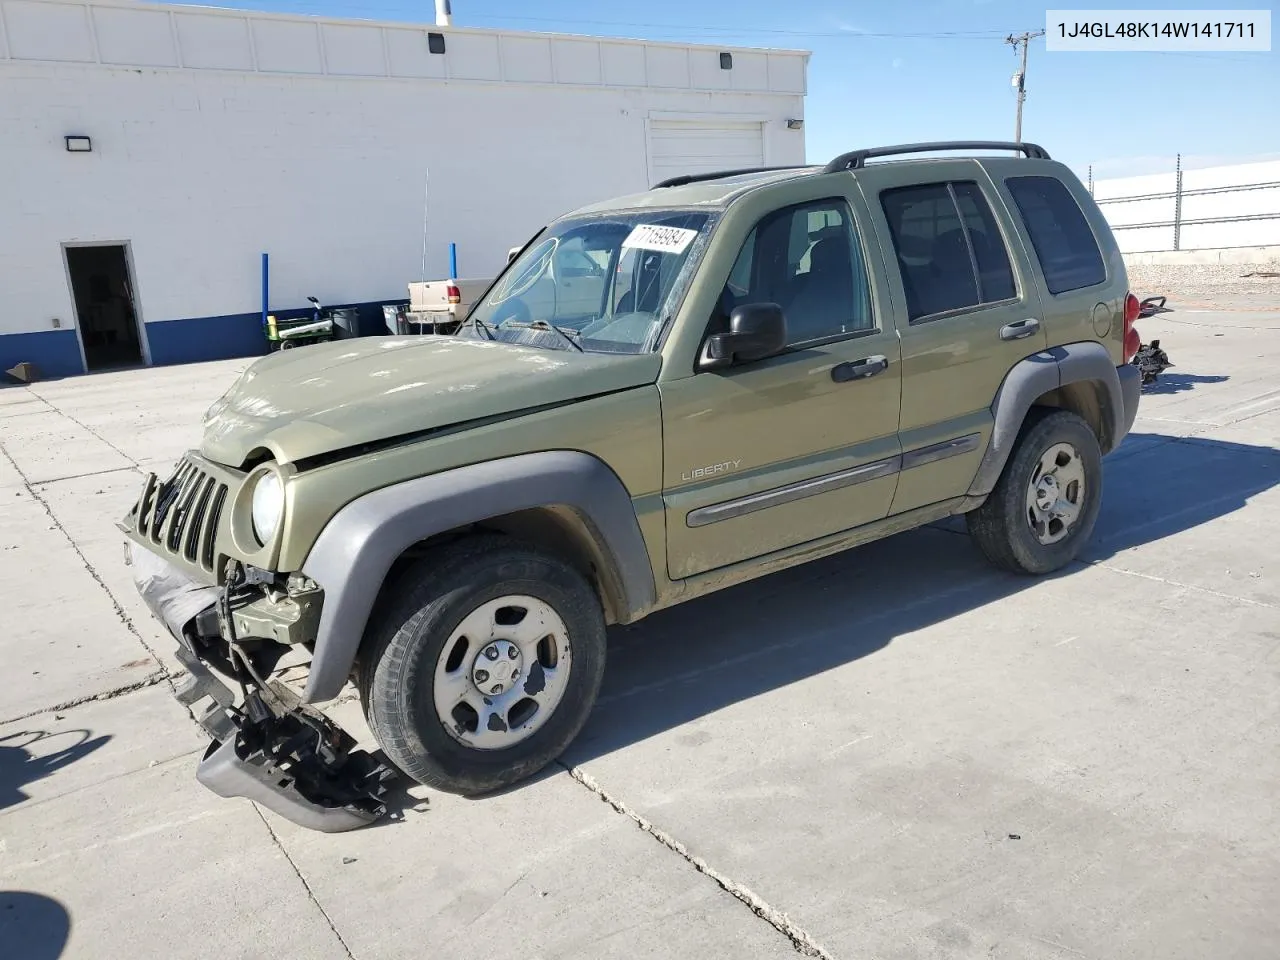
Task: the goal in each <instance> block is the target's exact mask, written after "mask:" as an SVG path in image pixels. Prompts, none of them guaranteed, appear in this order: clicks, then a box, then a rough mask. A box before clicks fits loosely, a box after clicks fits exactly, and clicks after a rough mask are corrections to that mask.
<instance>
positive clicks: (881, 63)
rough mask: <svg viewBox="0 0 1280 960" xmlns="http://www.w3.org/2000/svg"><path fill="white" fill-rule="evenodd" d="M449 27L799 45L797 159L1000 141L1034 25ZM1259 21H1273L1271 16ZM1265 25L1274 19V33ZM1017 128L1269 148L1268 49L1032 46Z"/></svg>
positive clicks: (700, 11)
mask: <svg viewBox="0 0 1280 960" xmlns="http://www.w3.org/2000/svg"><path fill="white" fill-rule="evenodd" d="M205 3H206V4H208V5H216V6H224V7H239V8H244V9H253V10H273V11H279V12H287V13H308V14H321V15H326V16H336V17H356V18H362V19H371V20H393V21H408V22H431V21H432V20H433V19H434V15H435V7H434V0H205ZM452 6H453V20H454V24H455V25H457V26H477V27H505V28H511V29H518V30H537V31H550V32H556V33H578V34H592V35H598V36H625V37H639V38H644V39H651V40H679V41H691V42H700V43H724V44H733V45H742V46H759V47H780V48H787V49H803V50H809V51H811V52H812V57H811V59H810V62H809V94H808V97H807V104H806V110H805V116H806V122H805V136H806V142H807V150H808V159H809V160H810V161H825V160H828V159H830V158H831V157H832V156H834V155H835V154H837V153H840V152H842V151H844V150H848V149H853V148H856V147H860V146H871V145H874V144H877V143H900V142H904V141H913V140H946V139H975V138H976V139H1012V138H1013V128H1014V113H1015V99H1014V91H1013V88H1012V86H1011V84H1010V80H1011V77H1012V75H1013V73H1014V71H1015V69H1016V67H1017V64H1018V61H1017V59H1016V57H1015V55H1014V51H1013V48H1012V47H1011V46H1009V45H1008V44H1005V43H1003V42H1002V41H1003V38H1004V37H1005V36H1006V35H1007V34H1009V33H1010V32H1014V33H1020V32H1022V31H1024V30H1031V31H1034V30H1040V29H1044V25H1045V10H1046V8H1045V6H1043V5H1041V4H1036V3H1030V2H1027V0H875V2H872V0H844V2H837V0H645V2H644V3H634V2H621V0H613V2H605V0H453V3H452ZM1052 6H1053V7H1054V8H1055V9H1063V8H1066V9H1080V8H1084V9H1089V8H1098V7H1102V8H1106V9H1124V8H1131V7H1137V8H1142V7H1144V6H1145V7H1148V8H1159V9H1166V10H1168V9H1194V10H1205V9H1214V8H1217V9H1232V8H1234V9H1241V8H1246V9H1272V10H1273V20H1280V18H1276V17H1275V14H1274V9H1273V7H1272V5H1271V2H1270V0H1239V2H1236V3H1222V2H1220V0H1219V2H1215V0H1200V2H1198V3H1194V2H1193V3H1187V2H1182V0H1158V2H1151V0H1147V2H1146V3H1143V0H1127V2H1125V0H1117V2H1111V3H1107V4H1102V3H1095V2H1088V0H1084V2H1076V3H1072V2H1070V0H1057V2H1055V3H1053V4H1052ZM1274 26H1280V24H1275V25H1274ZM1274 26H1273V29H1274ZM1022 135H1023V138H1024V139H1026V140H1030V141H1033V142H1036V143H1040V144H1042V145H1043V146H1044V147H1045V148H1046V149H1047V150H1048V151H1049V153H1050V154H1051V155H1053V156H1054V157H1055V159H1062V160H1063V161H1065V162H1066V163H1069V164H1070V165H1071V166H1073V167H1074V168H1075V169H1076V170H1077V171H1078V172H1079V174H1080V176H1081V177H1084V176H1085V175H1086V173H1087V169H1088V166H1089V165H1090V164H1092V166H1093V174H1094V177H1095V178H1096V179H1102V178H1105V177H1116V176H1128V175H1132V174H1141V173H1159V172H1165V171H1170V170H1172V169H1173V166H1174V156H1175V154H1178V153H1181V154H1182V155H1183V164H1184V166H1189V167H1199V166H1208V165H1212V164H1216V163H1235V162H1248V161H1251V160H1271V159H1277V158H1280V50H1278V49H1277V47H1276V46H1275V42H1274V40H1273V49H1272V51H1271V52H1268V53H1060V52H1052V53H1050V52H1047V51H1046V50H1045V46H1044V40H1043V38H1041V39H1038V40H1034V41H1032V44H1031V52H1030V62H1029V64H1028V69H1027V102H1026V106H1025V108H1024V115H1023V129H1022Z"/></svg>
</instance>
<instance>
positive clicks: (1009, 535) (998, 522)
mask: <svg viewBox="0 0 1280 960" xmlns="http://www.w3.org/2000/svg"><path fill="white" fill-rule="evenodd" d="M1101 505H1102V451H1101V448H1100V447H1099V445H1098V438H1097V436H1096V435H1095V434H1094V432H1093V428H1092V427H1090V426H1089V424H1088V423H1087V422H1085V421H1084V420H1083V419H1082V418H1081V417H1079V416H1077V415H1076V414H1074V413H1072V412H1070V411H1069V410H1055V409H1050V408H1044V407H1033V408H1032V411H1031V413H1030V414H1029V415H1028V417H1027V421H1026V423H1025V424H1023V427H1022V431H1021V433H1020V435H1019V437H1018V443H1017V446H1016V447H1015V448H1014V450H1013V453H1012V455H1011V456H1010V457H1009V461H1008V463H1006V464H1005V468H1004V472H1003V473H1001V475H1000V479H999V480H998V481H997V483H996V486H995V489H994V490H992V491H991V495H990V496H989V497H988V498H987V500H986V502H985V503H984V504H983V505H982V506H981V507H979V508H978V509H977V510H973V511H971V512H970V513H968V514H967V515H966V520H967V523H968V527H969V533H970V535H971V536H972V537H973V539H974V542H975V543H977V545H978V548H979V549H980V550H981V551H982V553H983V554H984V555H985V556H986V558H987V559H988V560H990V561H991V562H992V563H994V564H995V565H996V566H998V567H1001V568H1002V569H1005V570H1010V571H1012V572H1014V573H1024V574H1045V573H1051V572H1053V571H1054V570H1058V569H1061V568H1062V567H1064V566H1066V565H1067V564H1069V563H1070V562H1071V561H1072V560H1075V559H1076V557H1077V556H1079V554H1080V551H1081V550H1082V549H1083V547H1084V545H1085V543H1087V542H1088V540H1089V537H1090V536H1091V535H1092V533H1093V527H1094V524H1095V523H1096V521H1097V519H1098V510H1099V508H1100V507H1101Z"/></svg>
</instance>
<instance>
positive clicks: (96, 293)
mask: <svg viewBox="0 0 1280 960" xmlns="http://www.w3.org/2000/svg"><path fill="white" fill-rule="evenodd" d="M65 249H66V254H67V274H68V276H70V278H71V295H72V297H73V298H74V299H75V304H76V326H77V327H79V328H80V344H81V346H83V348H84V365H85V369H87V370H88V371H89V372H90V373H92V372H94V371H96V370H110V369H113V368H117V367H137V366H141V365H142V364H143V363H144V362H145V361H144V358H143V353H142V337H141V333H140V331H139V328H138V311H137V308H136V306H135V300H134V295H133V281H132V278H131V277H130V275H129V261H128V257H127V256H126V251H125V248H124V245H123V244H111V245H108V246H93V247H79V246H77V247H66V248H65Z"/></svg>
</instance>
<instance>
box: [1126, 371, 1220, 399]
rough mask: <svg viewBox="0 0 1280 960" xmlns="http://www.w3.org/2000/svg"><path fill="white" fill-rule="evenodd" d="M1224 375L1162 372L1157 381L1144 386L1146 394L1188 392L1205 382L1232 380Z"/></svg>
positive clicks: (1143, 389)
mask: <svg viewBox="0 0 1280 960" xmlns="http://www.w3.org/2000/svg"><path fill="white" fill-rule="evenodd" d="M1230 379H1231V378H1230V377H1224V376H1203V375H1201V374H1198V373H1162V374H1160V379H1159V380H1157V381H1156V382H1155V383H1152V384H1149V385H1147V386H1145V387H1143V388H1142V392H1143V394H1144V395H1146V396H1158V395H1160V394H1164V393H1186V392H1187V391H1188V390H1194V389H1195V388H1196V387H1198V386H1200V385H1201V384H1205V383H1223V382H1225V381H1227V380H1230Z"/></svg>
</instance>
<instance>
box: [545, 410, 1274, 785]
mask: <svg viewBox="0 0 1280 960" xmlns="http://www.w3.org/2000/svg"><path fill="white" fill-rule="evenodd" d="M1113 457H1114V459H1112V458H1111V457H1109V458H1108V459H1107V460H1106V461H1104V463H1105V464H1106V466H1105V478H1104V485H1105V494H1104V502H1103V507H1102V510H1101V513H1100V515H1099V518H1098V523H1097V526H1096V527H1095V530H1094V536H1093V538H1092V540H1091V542H1090V544H1089V546H1088V548H1087V549H1086V551H1085V556H1084V559H1085V560H1087V561H1092V562H1096V561H1101V560H1105V559H1107V558H1108V557H1110V556H1112V555H1114V554H1115V553H1117V552H1119V551H1121V550H1125V549H1128V548H1130V547H1134V546H1138V545H1140V544H1144V543H1150V542H1152V541H1155V540H1159V539H1161V538H1164V537H1168V536H1172V535H1174V534H1177V533H1179V532H1181V531H1184V530H1187V529H1190V528H1192V527H1195V526H1198V525H1200V524H1202V523H1206V522H1208V521H1210V520H1213V519H1215V518H1217V517H1221V516H1224V515H1226V514H1229V513H1231V512H1233V511H1235V510H1239V509H1241V508H1242V507H1244V506H1245V504H1246V503H1247V502H1248V500H1249V498H1250V497H1252V496H1254V495H1256V494H1258V493H1260V492H1262V491H1264V490H1267V489H1270V488H1271V487H1273V486H1276V485H1278V484H1280V451H1277V450H1275V449H1273V448H1270V447H1255V446H1248V445H1244V444H1236V443H1225V442H1220V441H1213V440H1200V439H1186V438H1176V437H1169V436H1164V435H1160V434H1142V433H1139V434H1132V435H1130V437H1129V438H1127V439H1126V441H1125V443H1124V445H1122V448H1121V450H1118V451H1116V452H1115V453H1114V454H1113ZM1157 477H1158V478H1159V482H1158V483H1153V482H1152V478H1157ZM963 531H964V521H963V519H962V518H951V519H950V520H948V521H945V522H944V523H943V524H940V525H936V526H933V527H927V528H924V529H920V530H914V531H911V532H910V533H904V534H901V535H898V536H895V537H889V538H886V539H885V540H881V541H878V542H876V543H871V544H867V545H866V546H863V547H860V548H857V549H854V550H850V551H847V552H845V553H844V554H839V555H836V556H833V557H828V558H825V559H822V560H816V561H813V562H811V563H808V564H804V565H801V566H800V567H796V568H792V569H790V570H786V571H783V572H781V573H777V574H773V575H771V576H768V577H763V578H761V579H759V580H756V581H753V582H749V583H745V584H741V585H739V586H736V587H731V588H729V589H726V590H723V591H720V592H718V593H716V594H712V595H710V596H708V597H704V598H702V599H699V600H693V601H690V602H688V603H685V604H682V605H680V606H677V607H674V608H671V609H669V610H665V611H660V612H658V613H655V614H653V615H651V616H650V617H648V618H646V619H645V620H643V621H641V622H639V623H637V624H633V625H631V626H629V627H621V628H615V629H614V630H613V631H611V644H610V649H609V658H610V662H609V668H608V671H607V673H606V677H605V681H604V687H603V689H602V690H601V695H600V699H599V701H598V705H597V708H596V710H595V711H594V712H593V713H592V715H591V718H590V719H589V720H588V722H587V725H586V727H585V728H584V729H583V731H582V733H581V734H580V735H579V737H578V738H577V740H576V741H575V742H574V744H573V745H571V746H570V748H569V750H568V751H566V753H565V755H564V757H563V758H562V762H564V763H566V764H570V765H572V764H579V763H583V762H585V761H588V760H591V759H593V758H595V757H598V756H602V755H604V754H607V753H610V752H612V751H614V750H617V749H619V748H621V747H625V746H627V745H629V744H632V743H636V742H639V741H642V740H644V739H646V738H648V737H652V736H654V735H656V734H659V733H662V732H664V731H667V730H670V729H672V728H674V727H678V726H680V725H681V724H684V723H687V722H689V721H691V720H695V719H697V718H699V717H701V716H704V715H706V714H709V713H712V712H714V711H716V710H719V709H721V708H724V707H726V706H728V705H730V704H733V703H736V702H739V701H742V700H746V699H749V698H751V697H755V696H758V695H760V694H763V693H766V692H768V691H770V690H775V689H778V688H781V687H784V686H786V685H788V684H792V683H795V682H797V681H801V680H804V679H806V678H808V677H812V676H815V675H818V674H820V673H823V672H824V671H827V670H830V669H832V668H834V667H838V666H842V665H845V664H848V663H851V662H854V661H856V660H859V659H861V658H862V657H866V656H868V655H871V654H873V653H875V652H876V651H878V650H881V649H883V648H884V647H886V646H888V645H889V644H890V643H892V642H893V640H894V639H896V638H897V637H900V636H903V635H905V634H909V633H912V632H914V631H917V630H921V629H924V628H927V627H929V626H931V625H934V624H937V623H939V622H941V621H944V620H946V619H948V618H951V617H955V616H959V615H962V614H965V613H968V612H971V611H974V610H977V609H979V608H981V607H983V606H986V605H988V604H991V603H995V602H997V601H999V600H1002V599H1004V598H1006V597H1009V596H1012V595H1014V594H1017V593H1019V592H1020V591H1022V590H1025V589H1027V588H1029V587H1031V586H1033V585H1035V584H1036V583H1038V582H1040V580H1039V579H1038V578H1033V577H1020V576H1014V575H1010V574H1005V573H1002V572H1000V571H997V570H995V569H994V568H992V567H991V566H990V565H989V564H988V563H987V562H986V561H985V560H984V559H983V558H982V556H981V555H980V554H979V553H978V551H977V549H976V548H975V547H974V546H973V544H972V542H971V541H970V539H969V538H968V537H967V536H964V535H960V536H958V535H957V532H959V533H961V534H962V533H963ZM1081 569H1083V566H1082V564H1080V563H1077V564H1073V565H1072V566H1071V567H1068V568H1067V569H1066V570H1063V571H1061V572H1060V573H1058V574H1056V575H1055V576H1056V577H1071V576H1074V575H1075V574H1076V573H1078V572H1079V571H1080V570H1081ZM829 707H830V705H828V704H820V703H815V704H814V705H813V709H814V711H815V713H818V712H821V711H823V710H827V709H829Z"/></svg>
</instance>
